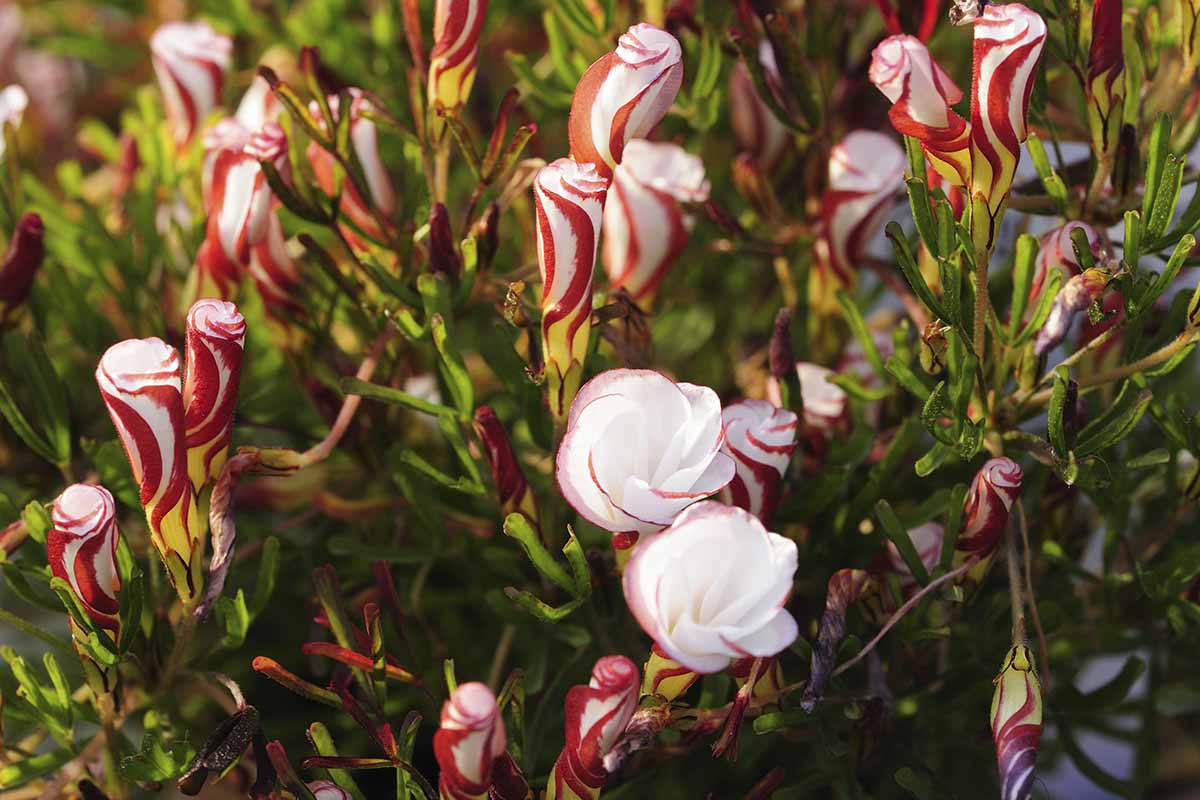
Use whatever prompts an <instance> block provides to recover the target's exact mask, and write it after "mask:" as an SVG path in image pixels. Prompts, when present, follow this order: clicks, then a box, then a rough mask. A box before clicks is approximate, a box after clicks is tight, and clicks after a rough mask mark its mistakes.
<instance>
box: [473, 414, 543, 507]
mask: <svg viewBox="0 0 1200 800" xmlns="http://www.w3.org/2000/svg"><path fill="white" fill-rule="evenodd" d="M474 421H475V433H476V434H478V435H479V440H480V441H481V442H483V446H484V450H485V455H486V456H487V460H488V465H489V466H490V467H491V469H492V483H494V484H495V485H496V491H497V493H498V494H499V500H500V512H501V513H502V514H504V515H505V516H508V515H509V514H511V513H513V512H514V511H520V512H521V513H523V514H524V515H525V516H527V517H529V519H530V520H531V521H532V522H534V523H537V521H538V510H537V499H536V498H535V497H534V496H533V491H532V490H531V489H530V488H529V481H528V480H526V478H525V471H524V470H522V469H521V462H520V461H518V460H517V454H516V452H515V451H514V450H513V446H512V442H510V441H509V439H508V434H507V433H506V432H505V430H504V424H503V423H502V422H500V418H499V417H497V416H496V412H495V411H493V410H492V408H491V406H480V407H479V408H477V409H475V420H474Z"/></svg>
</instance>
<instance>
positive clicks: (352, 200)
mask: <svg viewBox="0 0 1200 800" xmlns="http://www.w3.org/2000/svg"><path fill="white" fill-rule="evenodd" d="M349 91H350V98H351V100H350V112H349V113H350V147H351V148H353V150H354V156H355V158H357V159H358V163H359V164H360V165H361V166H362V171H363V177H364V178H365V179H366V181H367V185H366V187H365V188H366V190H367V195H368V196H367V197H363V195H362V193H361V192H359V190H358V188H357V187H355V186H354V184H353V183H352V182H351V181H349V180H344V181H343V182H342V187H341V189H342V195H341V206H340V210H341V213H342V214H344V215H345V216H346V218H347V219H348V220H349V221H350V222H351V223H353V225H354V226H355V227H356V228H357V229H358V230H359V231H361V232H362V233H364V234H366V235H367V236H368V237H370V238H372V239H375V240H377V241H386V240H387V238H388V236H389V234H390V232H391V228H392V225H391V222H390V220H389V218H390V217H391V216H392V215H393V214H394V213H396V189H395V187H394V186H393V185H392V179H391V177H390V176H389V175H388V172H387V169H386V168H385V167H384V165H383V159H382V157H381V156H380V154H379V130H378V128H377V127H376V125H375V123H374V122H373V121H372V120H371V119H369V118H368V117H367V116H366V114H367V112H370V111H372V110H373V108H374V107H373V105H372V104H371V101H370V100H369V99H367V97H366V95H364V94H363V92H362V90H361V89H353V88H352V89H350V90H349ZM338 105H339V101H338V98H337V96H336V95H334V96H332V97H330V98H329V110H330V111H331V112H332V113H333V118H334V120H335V121H336V120H337V119H338V118H339V115H340V114H341V110H340V109H339V108H338ZM309 113H310V114H312V116H313V118H314V119H316V120H317V121H318V125H320V126H321V127H324V122H323V121H322V120H321V111H320V108H319V107H318V106H317V104H316V103H315V102H314V103H312V104H310V105H309ZM307 153H308V161H309V163H310V164H311V165H312V170H313V175H314V177H316V179H317V183H318V184H319V185H320V186H321V191H323V192H325V194H327V195H329V196H331V197H332V196H333V193H334V188H335V181H334V177H335V174H336V172H337V170H338V169H339V167H338V166H337V162H336V161H335V160H334V157H333V156H332V155H331V154H330V153H329V152H328V151H327V150H325V148H323V147H321V146H320V145H319V144H317V143H316V142H312V143H310V144H309V145H308V151H307ZM372 209H373V210H374V211H375V212H376V213H375V214H372V213H371V212H372ZM346 238H347V239H349V240H350V242H351V243H352V244H355V245H356V246H361V245H362V241H361V239H360V238H359V237H358V236H357V235H355V232H354V231H353V230H349V229H347V231H346Z"/></svg>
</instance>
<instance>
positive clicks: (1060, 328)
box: [1033, 267, 1112, 356]
mask: <svg viewBox="0 0 1200 800" xmlns="http://www.w3.org/2000/svg"><path fill="white" fill-rule="evenodd" d="M1111 280H1112V276H1111V275H1110V274H1109V272H1108V270H1105V269H1100V268H1099V267H1095V268H1093V269H1089V270H1087V271H1085V272H1083V273H1081V274H1079V275H1076V276H1075V277H1074V278H1071V280H1069V281H1067V284H1066V286H1064V287H1063V288H1061V289H1059V290H1058V295H1057V296H1055V298H1054V304H1053V305H1051V306H1050V314H1049V316H1047V317H1046V322H1045V323H1044V324H1043V325H1042V328H1041V330H1039V331H1038V334H1037V337H1036V338H1035V339H1034V340H1033V352H1034V353H1035V354H1036V355H1039V356H1040V355H1042V354H1043V353H1046V352H1049V351H1050V350H1053V349H1054V348H1055V347H1057V346H1058V344H1059V342H1061V341H1062V340H1063V338H1064V337H1066V335H1067V331H1068V330H1070V328H1071V323H1072V322H1073V321H1074V319H1075V315H1076V314H1078V313H1079V312H1080V311H1084V310H1086V309H1087V307H1088V306H1090V305H1091V304H1092V303H1094V302H1096V301H1097V300H1099V299H1100V298H1101V297H1102V296H1103V295H1104V290H1105V289H1107V288H1108V284H1109V282H1110V281H1111Z"/></svg>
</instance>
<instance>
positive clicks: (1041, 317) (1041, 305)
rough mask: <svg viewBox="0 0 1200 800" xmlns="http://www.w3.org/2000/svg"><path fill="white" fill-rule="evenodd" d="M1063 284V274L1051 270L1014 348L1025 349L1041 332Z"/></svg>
mask: <svg viewBox="0 0 1200 800" xmlns="http://www.w3.org/2000/svg"><path fill="white" fill-rule="evenodd" d="M1062 283H1063V276H1062V273H1061V272H1059V271H1058V270H1051V271H1050V273H1049V274H1048V275H1047V276H1046V283H1045V285H1044V286H1043V287H1042V293H1041V294H1039V295H1038V302H1037V305H1036V306H1035V307H1034V309H1033V314H1032V315H1030V317H1029V322H1027V323H1026V324H1025V327H1024V328H1022V329H1021V332H1020V333H1019V334H1017V338H1016V339H1015V340H1014V341H1013V343H1012V346H1013V347H1014V348H1019V347H1023V346H1024V345H1025V343H1026V342H1028V341H1029V340H1030V339H1032V338H1033V335H1034V334H1035V333H1037V332H1038V331H1039V330H1041V327H1042V323H1044V322H1045V321H1046V317H1048V316H1049V315H1050V307H1051V306H1052V305H1053V304H1054V298H1055V297H1056V296H1057V295H1058V290H1059V289H1061V288H1062Z"/></svg>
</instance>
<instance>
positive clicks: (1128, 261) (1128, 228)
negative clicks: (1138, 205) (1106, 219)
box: [1121, 209, 1142, 272]
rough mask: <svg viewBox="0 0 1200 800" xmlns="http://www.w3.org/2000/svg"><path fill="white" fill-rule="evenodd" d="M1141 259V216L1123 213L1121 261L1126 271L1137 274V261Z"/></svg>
mask: <svg viewBox="0 0 1200 800" xmlns="http://www.w3.org/2000/svg"><path fill="white" fill-rule="evenodd" d="M1141 257H1142V215H1141V214H1140V213H1139V212H1137V211H1135V210H1132V209H1131V210H1129V211H1126V212H1125V234H1124V241H1123V242H1122V245H1121V260H1122V261H1123V262H1125V267H1126V269H1129V270H1131V271H1133V272H1137V263H1138V259H1140V258H1141Z"/></svg>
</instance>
